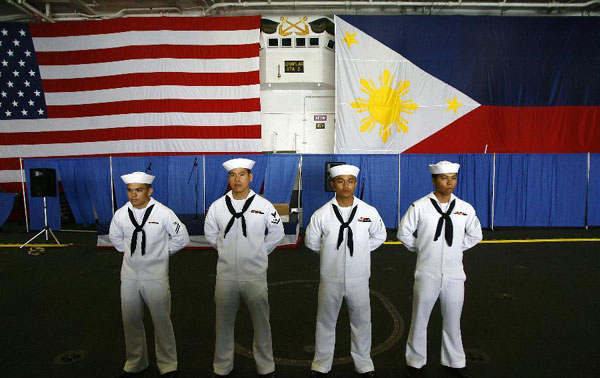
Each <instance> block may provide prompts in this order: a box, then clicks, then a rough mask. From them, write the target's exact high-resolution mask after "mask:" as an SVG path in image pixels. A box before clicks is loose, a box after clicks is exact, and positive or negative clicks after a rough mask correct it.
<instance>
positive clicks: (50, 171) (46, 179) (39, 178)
mask: <svg viewBox="0 0 600 378" xmlns="http://www.w3.org/2000/svg"><path fill="white" fill-rule="evenodd" d="M29 179H30V180H31V182H30V185H29V187H30V188H31V196H32V197H56V169H54V168H31V169H29Z"/></svg>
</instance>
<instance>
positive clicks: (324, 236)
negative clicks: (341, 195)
mask: <svg viewBox="0 0 600 378" xmlns="http://www.w3.org/2000/svg"><path fill="white" fill-rule="evenodd" d="M334 206H336V207H337V209H338V210H339V215H340V216H341V218H342V219H343V220H344V223H343V224H342V222H340V221H339V219H338V217H337V216H336V214H335V210H334ZM350 217H352V219H351V220H350V222H349V223H348V221H349V219H350ZM346 224H347V227H345V226H346ZM340 231H342V236H343V239H342V240H341V242H340V240H339V236H340ZM350 233H351V236H352V238H349V234H350ZM386 236H387V233H386V229H385V225H384V224H383V221H382V220H381V217H380V216H379V213H378V212H377V210H376V209H375V208H374V207H372V206H370V205H368V204H367V203H365V202H363V201H361V200H359V199H358V198H356V197H354V200H353V204H352V206H350V207H345V208H344V207H340V206H339V204H338V203H337V200H336V199H335V197H334V198H333V199H331V201H329V202H327V203H326V204H325V205H323V206H322V207H321V208H320V209H318V210H317V211H315V213H314V214H313V215H312V217H311V218H310V224H309V225H308V227H307V229H306V233H305V238H306V241H305V244H306V246H307V247H308V248H310V249H312V250H313V251H315V252H317V253H320V255H321V283H320V285H319V305H318V310H317V326H316V332H315V357H314V360H313V362H312V366H311V369H312V370H315V371H319V372H321V373H328V372H329V371H330V370H331V365H332V363H333V352H334V348H335V326H336V323H337V318H338V314H339V312H340V307H341V305H342V301H343V300H344V299H346V304H347V306H348V312H349V316H350V327H351V340H352V345H351V352H350V354H351V355H352V359H353V360H354V366H355V369H356V371H357V372H358V373H359V374H362V373H366V372H368V371H372V370H374V367H373V361H372V360H371V303H370V300H369V277H370V276H371V251H373V250H375V249H376V248H378V247H379V246H380V245H381V244H382V243H383V242H384V241H385V239H386Z"/></svg>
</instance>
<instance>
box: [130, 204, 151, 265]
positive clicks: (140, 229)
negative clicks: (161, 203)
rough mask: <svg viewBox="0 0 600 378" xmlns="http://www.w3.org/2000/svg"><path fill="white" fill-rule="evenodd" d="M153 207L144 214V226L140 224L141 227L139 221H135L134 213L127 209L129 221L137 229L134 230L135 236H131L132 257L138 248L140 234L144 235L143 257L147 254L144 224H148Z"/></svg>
mask: <svg viewBox="0 0 600 378" xmlns="http://www.w3.org/2000/svg"><path fill="white" fill-rule="evenodd" d="M153 207H154V205H152V206H150V207H148V208H147V209H146V212H145V213H144V218H143V219H142V224H140V225H138V223H137V221H136V220H135V216H134V215H133V211H131V209H130V208H127V212H128V213H129V219H130V220H131V223H132V224H133V227H135V230H133V235H131V254H132V255H133V252H135V247H136V246H137V234H138V232H141V233H142V256H144V255H145V254H146V231H144V224H146V221H147V220H148V218H149V217H150V213H151V212H152V208H153Z"/></svg>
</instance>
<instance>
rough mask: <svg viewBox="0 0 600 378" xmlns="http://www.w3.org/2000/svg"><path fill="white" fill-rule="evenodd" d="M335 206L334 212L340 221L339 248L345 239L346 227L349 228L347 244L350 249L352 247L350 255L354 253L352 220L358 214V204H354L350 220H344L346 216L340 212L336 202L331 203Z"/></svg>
mask: <svg viewBox="0 0 600 378" xmlns="http://www.w3.org/2000/svg"><path fill="white" fill-rule="evenodd" d="M331 206H333V212H334V213H335V217H336V218H337V219H338V220H339V221H340V223H341V225H340V231H339V233H338V241H337V248H336V249H340V245H342V241H344V228H347V229H348V240H347V241H346V244H347V245H348V249H350V256H352V255H353V254H354V238H353V237H352V229H351V228H350V222H352V219H354V215H355V214H356V209H357V208H358V205H356V206H354V208H353V209H352V211H351V212H350V217H349V218H348V222H344V218H342V214H340V210H339V209H338V208H337V206H335V204H333V203H332V204H331Z"/></svg>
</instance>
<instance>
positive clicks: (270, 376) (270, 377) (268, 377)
mask: <svg viewBox="0 0 600 378" xmlns="http://www.w3.org/2000/svg"><path fill="white" fill-rule="evenodd" d="M258 376H259V377H260V378H275V377H276V375H275V372H274V371H272V372H270V373H267V374H259V375H258Z"/></svg>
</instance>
